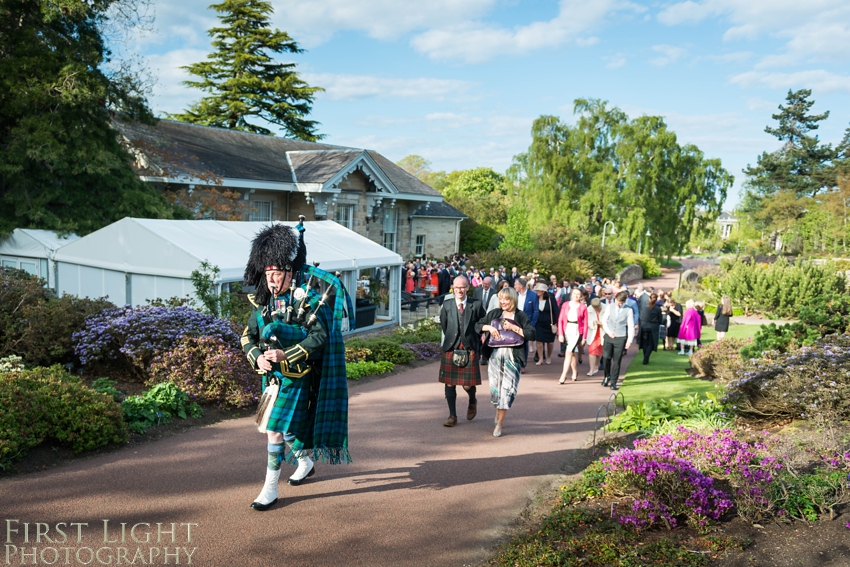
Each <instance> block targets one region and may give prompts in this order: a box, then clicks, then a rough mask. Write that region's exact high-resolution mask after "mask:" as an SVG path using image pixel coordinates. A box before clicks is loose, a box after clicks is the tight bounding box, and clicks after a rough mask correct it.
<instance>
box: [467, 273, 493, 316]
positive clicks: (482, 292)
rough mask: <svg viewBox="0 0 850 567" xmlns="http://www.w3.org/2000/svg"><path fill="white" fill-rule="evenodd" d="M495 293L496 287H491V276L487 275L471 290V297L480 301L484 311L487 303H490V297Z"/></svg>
mask: <svg viewBox="0 0 850 567" xmlns="http://www.w3.org/2000/svg"><path fill="white" fill-rule="evenodd" d="M494 295H496V288H495V287H493V278H491V277H490V276H487V277H486V278H484V279H483V280H482V281H481V285H480V286H478V287H477V288H475V291H474V292H472V297H473V298H475V299H477V300H478V301H480V302H481V307H482V308H483V309H484V312H485V313H486V312H487V305H488V304H489V303H490V298H491V297H493V296H494Z"/></svg>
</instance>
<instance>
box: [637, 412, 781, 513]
mask: <svg viewBox="0 0 850 567" xmlns="http://www.w3.org/2000/svg"><path fill="white" fill-rule="evenodd" d="M773 444H774V443H773V440H772V439H771V438H770V437H768V436H767V434H766V433H765V434H764V441H760V442H755V443H748V442H745V441H742V440H740V439H738V438H737V437H735V434H734V433H733V432H732V431H730V430H728V429H723V430H717V431H714V432H712V433H710V434H707V435H704V434H701V433H697V432H695V431H691V430H688V429H685V428H684V427H680V428H679V429H678V430H677V431H676V433H675V434H672V435H659V436H656V437H652V438H649V439H641V440H638V441H636V442H635V447H636V448H637V449H638V450H643V451H649V452H657V453H661V454H663V455H666V456H669V457H671V458H679V459H684V460H686V461H687V462H688V463H691V464H692V466H694V467H696V468H697V469H699V470H700V471H702V472H703V473H705V474H706V475H708V476H710V477H712V478H715V479H718V480H724V481H726V482H728V484H729V485H730V486H731V488H732V490H733V493H732V495H733V499H734V502H735V506H736V509H737V511H738V514H739V515H740V516H741V517H743V518H744V519H747V520H750V521H754V520H757V519H759V518H761V517H763V516H768V515H771V514H775V513H778V512H779V508H778V507H777V506H776V502H775V499H774V498H772V496H771V495H772V490H773V488H772V485H773V483H774V481H775V480H776V475H777V474H778V473H779V472H780V471H782V470H783V469H784V468H785V467H784V465H783V464H782V463H780V462H779V460H778V459H777V458H776V457H774V456H771V454H770V448H771V446H772V445H773Z"/></svg>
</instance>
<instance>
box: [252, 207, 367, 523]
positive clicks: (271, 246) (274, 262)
mask: <svg viewBox="0 0 850 567" xmlns="http://www.w3.org/2000/svg"><path fill="white" fill-rule="evenodd" d="M300 218H301V222H299V223H298V225H297V226H296V227H294V228H293V227H290V226H287V225H284V224H273V225H271V226H268V227H266V228H264V229H263V230H261V231H260V232H259V233H258V234H257V236H256V237H255V238H254V240H253V242H252V244H251V253H250V256H249V259H248V265H247V267H246V268H245V276H244V284H245V285H246V286H251V287H254V288H255V292H254V294H253V295H249V296H248V299H249V300H250V302H251V305H252V306H253V310H252V312H251V314H250V315H249V317H248V322H247V325H246V327H245V330H244V332H243V333H242V339H241V342H242V349H243V350H244V352H245V354H246V355H247V357H248V360H249V362H250V363H251V365H252V366H253V367H254V368H255V369H256V370H257V372H258V373H259V374H261V375H262V385H263V396H262V398H261V400H260V406H259V408H258V411H257V427H258V430H259V431H260V432H261V433H266V434H267V437H268V455H267V467H266V480H265V483H264V485H263V488H262V490H261V491H260V494H259V496H257V498H256V499H255V500H254V501H253V502H252V503H251V508H253V509H254V510H258V511H261V512H262V511H265V510H268V509H269V508H270V507H271V506H273V505H274V504H275V502H277V500H278V481H279V479H280V469H281V463H283V462H284V461H286V462H288V463H290V464H292V465H297V469H296V470H295V473H294V474H293V475H292V476H291V477H289V481H288V482H289V484H290V485H293V486H298V485H299V484H301V482H302V481H304V479H306V478H307V477H309V476H312V475H313V474H314V473H315V471H316V467H315V463H314V461H325V462H328V463H330V464H339V463H348V462H351V456H350V455H349V452H348V384H347V381H346V375H345V345H344V342H343V338H342V331H343V330H347V329H344V327H348V324H349V323H348V317H347V316H346V314H347V313H352V308H351V298H350V297H349V296H348V293H347V292H346V290H345V288H344V286H343V285H342V282H340V280H339V277H338V274H337V275H334V274H330V273H328V272H325V271H324V270H321V269H319V268H318V265H315V266H312V265H308V264H307V248H306V246H305V244H304V222H303V221H304V217H303V216H302V217H300ZM322 287H324V291H322V290H321V288H322Z"/></svg>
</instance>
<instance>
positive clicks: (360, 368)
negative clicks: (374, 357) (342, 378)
mask: <svg viewBox="0 0 850 567" xmlns="http://www.w3.org/2000/svg"><path fill="white" fill-rule="evenodd" d="M394 367H395V366H394V365H393V363H392V362H386V361H380V362H369V361H365V362H347V363H346V364H345V375H346V377H347V378H348V379H349V380H359V379H360V378H362V377H364V376H374V375H377V374H386V373H387V372H392V371H393V368H394Z"/></svg>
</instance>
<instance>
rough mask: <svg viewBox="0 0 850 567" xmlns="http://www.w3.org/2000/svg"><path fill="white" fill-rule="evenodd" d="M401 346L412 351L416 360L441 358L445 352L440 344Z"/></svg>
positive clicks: (408, 344)
mask: <svg viewBox="0 0 850 567" xmlns="http://www.w3.org/2000/svg"><path fill="white" fill-rule="evenodd" d="M401 346H402V348H406V349H408V350H410V351H412V352H413V354H414V355H415V357H416V358H415V360H428V359H430V358H434V357H437V356H440V355H441V354H442V352H443V350H442V349H441V348H440V345H439V344H438V343H414V344H410V343H402V345H401Z"/></svg>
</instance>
